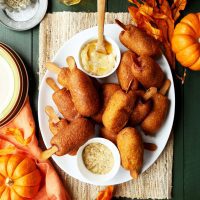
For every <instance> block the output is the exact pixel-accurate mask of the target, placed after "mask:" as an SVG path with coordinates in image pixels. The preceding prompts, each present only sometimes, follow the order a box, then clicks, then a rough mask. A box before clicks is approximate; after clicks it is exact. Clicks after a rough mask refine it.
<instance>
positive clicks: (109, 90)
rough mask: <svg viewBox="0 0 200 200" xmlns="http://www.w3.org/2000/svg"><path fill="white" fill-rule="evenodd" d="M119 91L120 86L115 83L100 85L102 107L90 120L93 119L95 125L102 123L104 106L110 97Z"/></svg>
mask: <svg viewBox="0 0 200 200" xmlns="http://www.w3.org/2000/svg"><path fill="white" fill-rule="evenodd" d="M119 89H120V86H119V85H118V84H115V83H106V84H103V85H102V91H101V98H102V99H101V101H102V106H101V109H100V111H99V112H98V113H97V114H95V115H93V116H92V119H94V120H95V121H96V122H97V123H102V115H103V112H104V110H105V108H106V105H107V103H108V101H109V99H110V97H111V96H112V95H113V94H114V93H115V92H116V91H117V90H119Z"/></svg>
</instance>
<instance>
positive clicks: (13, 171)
mask: <svg viewBox="0 0 200 200" xmlns="http://www.w3.org/2000/svg"><path fill="white" fill-rule="evenodd" d="M24 159H25V158H24ZM24 159H23V160H24ZM23 160H21V162H23ZM21 162H19V163H18V165H17V166H16V167H15V169H14V170H13V172H12V175H11V177H12V176H13V174H14V172H15V170H16V168H17V167H18V166H19V164H20V163H21ZM12 180H14V179H13V178H12Z"/></svg>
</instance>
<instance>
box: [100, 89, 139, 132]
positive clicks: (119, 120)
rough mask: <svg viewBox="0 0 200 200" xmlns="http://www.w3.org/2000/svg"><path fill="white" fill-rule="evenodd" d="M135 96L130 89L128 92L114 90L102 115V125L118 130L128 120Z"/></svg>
mask: <svg viewBox="0 0 200 200" xmlns="http://www.w3.org/2000/svg"><path fill="white" fill-rule="evenodd" d="M136 99H137V96H136V94H134V92H133V91H132V90H130V91H129V92H128V93H125V92H123V91H122V90H118V91H116V92H115V93H114V94H113V95H112V96H111V98H110V100H109V101H108V104H107V106H106V109H105V111H104V113H103V116H102V122H103V125H104V126H105V127H106V128H107V129H109V130H112V131H114V132H119V131H120V130H121V129H122V128H123V127H124V126H125V125H126V123H127V122H128V119H129V116H130V114H131V112H132V110H133V107H134V105H135V102H136Z"/></svg>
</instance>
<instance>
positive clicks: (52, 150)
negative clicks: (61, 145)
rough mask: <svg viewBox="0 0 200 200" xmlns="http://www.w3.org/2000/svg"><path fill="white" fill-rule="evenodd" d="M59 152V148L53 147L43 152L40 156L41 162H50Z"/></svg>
mask: <svg viewBox="0 0 200 200" xmlns="http://www.w3.org/2000/svg"><path fill="white" fill-rule="evenodd" d="M57 151H58V147H57V146H52V147H50V148H49V149H47V150H45V151H43V152H42V153H41V154H40V161H46V160H48V159H49V158H50V157H51V156H52V155H53V154H54V153H56V152H57Z"/></svg>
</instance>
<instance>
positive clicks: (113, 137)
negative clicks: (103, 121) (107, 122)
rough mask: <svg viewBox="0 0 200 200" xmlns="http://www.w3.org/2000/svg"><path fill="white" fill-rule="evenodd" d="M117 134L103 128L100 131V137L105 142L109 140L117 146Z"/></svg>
mask: <svg viewBox="0 0 200 200" xmlns="http://www.w3.org/2000/svg"><path fill="white" fill-rule="evenodd" d="M117 134H118V132H114V131H112V130H109V129H106V128H105V127H102V128H101V129H100V136H101V137H103V138H106V139H107V140H110V141H111V142H113V143H114V144H117Z"/></svg>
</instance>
